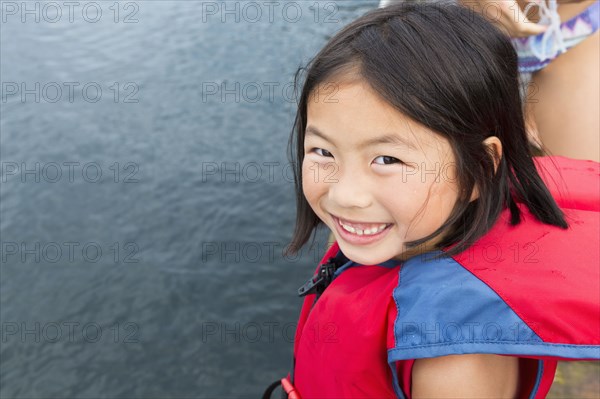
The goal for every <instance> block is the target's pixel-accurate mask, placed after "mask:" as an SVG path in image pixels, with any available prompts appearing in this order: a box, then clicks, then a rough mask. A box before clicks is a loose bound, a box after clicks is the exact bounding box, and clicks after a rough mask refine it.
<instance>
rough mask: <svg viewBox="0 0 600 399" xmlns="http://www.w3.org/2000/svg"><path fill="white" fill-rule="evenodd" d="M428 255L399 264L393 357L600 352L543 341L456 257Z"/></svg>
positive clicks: (590, 355)
mask: <svg viewBox="0 0 600 399" xmlns="http://www.w3.org/2000/svg"><path fill="white" fill-rule="evenodd" d="M430 255H431V254H429V256H428V255H422V256H419V257H415V258H412V259H410V260H408V261H407V262H406V263H405V264H404V265H403V267H402V268H401V270H400V273H399V274H400V276H399V283H398V287H396V288H395V289H394V291H393V297H394V300H395V302H396V306H397V308H398V315H397V318H396V320H395V322H394V338H395V343H396V346H395V348H393V349H390V350H389V351H388V361H389V362H390V363H391V362H393V361H397V360H405V359H418V358H426V357H437V356H445V355H451V354H467V353H490V354H506V355H522V356H552V357H565V358H594V357H598V353H597V352H598V347H597V346H586V345H565V344H559V343H546V342H543V340H542V339H541V338H540V337H539V336H538V335H537V334H536V333H535V332H534V331H533V330H532V329H531V328H530V327H529V326H528V325H527V324H526V323H525V322H524V321H523V320H522V319H521V318H520V317H519V316H518V315H517V314H516V313H515V312H514V311H513V309H511V307H510V306H509V305H508V304H507V303H506V302H505V301H504V300H503V299H502V298H501V297H500V296H498V294H496V292H495V291H494V290H492V289H491V288H490V287H489V286H488V285H486V284H485V283H484V282H482V281H481V280H480V279H478V278H477V277H476V276H475V275H473V274H472V273H471V272H470V271H468V270H466V269H465V268H464V267H462V266H461V265H460V264H459V263H457V262H456V261H455V260H454V259H451V258H438V259H435V258H432V257H431V256H430ZM543 311H545V309H540V312H543Z"/></svg>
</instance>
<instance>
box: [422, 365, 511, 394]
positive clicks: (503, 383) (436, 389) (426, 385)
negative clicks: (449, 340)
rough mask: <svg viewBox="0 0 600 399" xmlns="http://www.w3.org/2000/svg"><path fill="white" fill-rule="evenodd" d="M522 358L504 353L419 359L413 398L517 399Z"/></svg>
mask: <svg viewBox="0 0 600 399" xmlns="http://www.w3.org/2000/svg"><path fill="white" fill-rule="evenodd" d="M518 382H519V358H518V357H512V356H501V355H487V354H486V355H484V354H470V355H450V356H440V357H434V358H427V359H417V360H415V363H414V365H413V369H412V384H411V385H412V386H411V392H412V398H413V399H421V398H428V399H433V398H478V399H482V398H494V399H498V398H511V399H512V398H515V397H516V395H517V389H518Z"/></svg>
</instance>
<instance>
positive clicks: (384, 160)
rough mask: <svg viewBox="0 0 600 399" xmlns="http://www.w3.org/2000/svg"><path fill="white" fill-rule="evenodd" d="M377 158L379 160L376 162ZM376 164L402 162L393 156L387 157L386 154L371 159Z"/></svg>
mask: <svg viewBox="0 0 600 399" xmlns="http://www.w3.org/2000/svg"><path fill="white" fill-rule="evenodd" d="M377 160H379V162H377ZM373 162H375V163H376V164H379V165H391V164H394V163H402V161H401V160H399V159H398V158H394V157H388V156H387V155H382V156H380V157H377V158H375V160H374V161H373Z"/></svg>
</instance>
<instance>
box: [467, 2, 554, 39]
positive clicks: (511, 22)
mask: <svg viewBox="0 0 600 399" xmlns="http://www.w3.org/2000/svg"><path fill="white" fill-rule="evenodd" d="M459 3H460V4H462V5H463V6H466V7H467V8H470V9H471V10H473V11H475V12H477V13H479V14H481V15H482V16H483V17H485V18H486V19H487V20H488V21H490V22H491V23H493V24H494V25H496V26H497V27H498V28H500V29H502V30H503V31H504V32H505V33H506V34H507V35H508V36H510V37H525V36H531V35H537V34H540V33H543V32H545V31H546V29H547V28H546V27H545V26H544V25H539V24H536V23H534V22H532V21H530V20H529V19H528V18H527V16H526V15H525V13H524V12H523V10H522V9H521V8H520V7H519V4H518V3H517V1H516V0H459Z"/></svg>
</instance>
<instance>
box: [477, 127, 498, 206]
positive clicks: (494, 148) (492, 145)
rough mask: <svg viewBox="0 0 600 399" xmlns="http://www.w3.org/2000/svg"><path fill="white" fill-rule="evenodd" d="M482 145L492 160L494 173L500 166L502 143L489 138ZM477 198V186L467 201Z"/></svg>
mask: <svg viewBox="0 0 600 399" xmlns="http://www.w3.org/2000/svg"><path fill="white" fill-rule="evenodd" d="M483 145H484V146H485V149H486V151H487V152H488V154H489V155H490V157H492V159H493V160H494V173H495V172H496V171H497V170H498V165H499V164H500V160H501V159H502V142H501V141H500V139H499V138H498V137H496V136H490V137H488V138H487V139H485V140H483ZM477 198H479V190H478V189H477V186H475V187H474V188H473V192H472V193H471V199H470V200H469V201H474V200H476V199H477Z"/></svg>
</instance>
